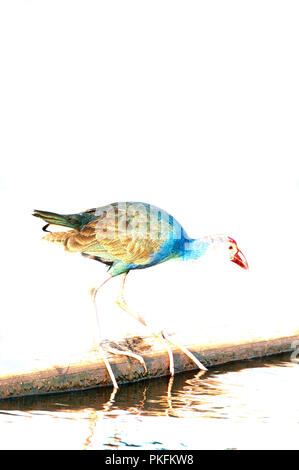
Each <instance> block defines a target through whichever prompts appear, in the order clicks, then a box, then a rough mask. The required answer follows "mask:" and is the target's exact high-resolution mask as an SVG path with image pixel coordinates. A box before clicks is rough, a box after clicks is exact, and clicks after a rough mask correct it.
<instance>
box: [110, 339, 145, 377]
mask: <svg viewBox="0 0 299 470" xmlns="http://www.w3.org/2000/svg"><path fill="white" fill-rule="evenodd" d="M101 346H102V347H103V348H104V349H105V351H107V352H109V353H111V354H116V355H121V356H128V357H132V358H133V359H136V360H137V361H139V362H140V364H141V365H142V367H143V369H144V372H145V373H146V374H147V367H146V364H145V361H144V359H143V357H142V356H140V355H139V354H135V353H133V352H132V351H129V350H126V351H123V350H122V349H118V348H113V347H112V346H110V345H107V344H106V343H104V344H101Z"/></svg>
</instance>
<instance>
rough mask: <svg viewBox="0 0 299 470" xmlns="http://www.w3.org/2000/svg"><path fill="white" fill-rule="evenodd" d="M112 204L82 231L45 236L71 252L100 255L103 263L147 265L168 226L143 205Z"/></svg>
mask: <svg viewBox="0 0 299 470" xmlns="http://www.w3.org/2000/svg"><path fill="white" fill-rule="evenodd" d="M111 207H112V209H109V210H105V211H102V213H101V214H100V215H99V216H98V217H97V218H96V219H95V220H93V221H92V222H90V223H88V224H86V225H85V226H84V227H83V228H82V229H81V230H80V231H77V230H70V231H68V232H58V233H52V234H48V235H46V236H45V237H44V239H45V240H49V241H52V242H54V243H58V244H62V245H64V248H65V250H66V251H69V252H81V253H84V254H87V255H94V256H98V257H99V258H101V260H102V261H104V262H113V261H122V262H124V263H135V264H141V265H142V264H147V263H148V262H149V261H150V259H151V255H153V254H154V253H156V252H157V251H159V249H160V247H161V245H162V244H163V243H164V242H165V241H166V240H167V238H168V235H169V225H168V224H167V222H165V221H162V222H161V221H159V222H158V223H156V221H155V220H151V218H150V216H149V214H148V213H147V211H146V210H144V207H140V208H138V207H134V208H132V207H131V208H129V210H128V208H127V207H125V208H120V207H119V206H118V208H117V210H115V209H114V208H113V206H111Z"/></svg>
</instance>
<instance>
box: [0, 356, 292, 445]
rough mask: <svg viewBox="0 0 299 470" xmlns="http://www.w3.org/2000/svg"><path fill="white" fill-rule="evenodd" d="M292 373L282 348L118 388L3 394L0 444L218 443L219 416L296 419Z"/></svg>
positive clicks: (226, 419)
mask: <svg viewBox="0 0 299 470" xmlns="http://www.w3.org/2000/svg"><path fill="white" fill-rule="evenodd" d="M297 373H298V364H296V363H294V362H290V355H289V354H284V355H280V356H276V357H272V358H267V359H266V360H263V359H261V360H254V361H250V362H246V363H234V364H229V365H227V366H222V367H219V368H213V369H211V370H210V371H209V372H208V373H205V374H203V372H202V371H200V372H198V373H196V374H194V372H187V373H185V374H181V375H178V376H176V377H174V378H170V379H169V378H161V379H155V380H150V381H144V382H139V383H137V384H130V385H127V386H121V387H120V389H119V390H118V391H112V389H111V388H110V389H99V388H98V389H97V388H95V389H92V390H88V391H80V392H72V393H65V394H56V395H48V396H44V397H26V398H19V399H11V400H3V401H1V402H0V408H1V410H0V431H1V436H2V435H5V436H6V440H5V438H4V441H3V442H2V443H1V446H3V447H2V448H83V449H114V450H116V449H124V448H129V449H134V448H141V449H146V448H147V449H170V448H174V449H180V448H181V449H183V448H207V447H205V446H206V445H207V442H209V441H208V439H210V440H211V443H212V444H211V448H224V447H225V432H222V431H221V432H220V433H219V436H220V437H219V436H218V438H216V434H215V429H216V428H215V424H217V423H219V424H223V423H229V424H230V425H233V424H238V426H240V425H241V424H246V425H248V424H257V423H259V424H261V423H262V424H271V425H273V424H282V423H283V424H284V425H286V424H287V425H289V426H292V425H295V424H298V422H299V409H298V401H297V394H296V389H297ZM282 397H287V400H283V399H282ZM28 418H31V419H29V420H28ZM177 418H179V419H177ZM24 420H26V424H25V423H24ZM8 424H9V425H10V427H9V426H8ZM23 424H24V426H26V433H27V434H26V436H24V434H23V433H22V432H20V435H21V437H20V438H19V439H18V432H16V430H19V429H21V428H22V425H23ZM57 424H58V426H57ZM211 424H213V432H212V434H211V436H210V437H209V426H210V425H211ZM203 425H204V427H203ZM4 426H6V428H5V429H6V433H4V432H2V429H1V428H3V427H4ZM10 429H11V430H12V433H11V438H10V437H9V432H8V433H7V431H9V430H10ZM217 429H218V428H217ZM222 429H223V428H222ZM289 429H290V428H289ZM195 430H196V432H195ZM31 432H33V434H34V433H35V434H34V437H33V438H32V437H30V436H31V434H30V433H31ZM10 439H11V440H10ZM30 439H31V440H30ZM205 439H206V442H205ZM217 439H218V441H219V442H218V441H217ZM213 446H214V447H213ZM231 446H232V447H234V443H232V445H231Z"/></svg>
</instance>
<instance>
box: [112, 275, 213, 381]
mask: <svg viewBox="0 0 299 470" xmlns="http://www.w3.org/2000/svg"><path fill="white" fill-rule="evenodd" d="M127 274H128V273H124V274H123V277H122V281H121V285H120V291H119V295H118V297H117V300H116V303H117V304H118V305H119V307H120V308H122V309H123V310H125V311H126V312H128V313H129V314H130V315H131V316H132V317H133V318H135V319H136V320H138V321H139V322H140V323H141V324H142V325H143V326H145V327H146V328H147V329H149V327H148V325H147V324H146V322H145V320H144V318H142V316H141V315H139V314H138V313H135V312H133V311H132V310H131V309H130V308H129V307H128V305H127V303H126V301H125V298H124V286H125V281H126V277H127ZM149 330H150V329H149ZM150 333H151V334H153V333H152V332H151V331H150ZM159 338H160V339H161V340H162V341H163V343H164V345H165V348H166V349H167V352H168V356H169V369H170V374H171V375H174V361H173V353H172V350H171V348H170V347H169V343H171V344H174V345H175V346H176V347H177V348H179V349H180V350H181V351H182V352H183V353H184V354H186V356H188V357H189V358H190V359H191V360H192V361H193V362H194V363H195V364H196V365H197V367H198V368H199V369H202V370H204V371H206V370H207V368H206V367H205V366H204V365H203V364H202V363H201V362H200V361H199V360H198V359H197V358H196V357H195V356H194V354H192V353H191V352H190V351H189V350H188V349H187V348H185V346H183V345H182V344H180V343H179V342H178V341H177V340H174V339H172V338H171V337H170V336H169V335H167V334H166V333H165V332H164V331H161V332H160V334H159Z"/></svg>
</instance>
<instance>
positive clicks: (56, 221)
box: [32, 210, 79, 230]
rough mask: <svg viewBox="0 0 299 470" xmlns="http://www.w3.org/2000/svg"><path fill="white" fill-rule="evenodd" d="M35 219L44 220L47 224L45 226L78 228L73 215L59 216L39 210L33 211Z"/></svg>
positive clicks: (76, 220)
mask: <svg viewBox="0 0 299 470" xmlns="http://www.w3.org/2000/svg"><path fill="white" fill-rule="evenodd" d="M32 215H34V216H35V217H39V218H40V219H42V220H44V221H45V222H47V225H46V226H45V227H44V228H45V229H46V227H47V226H48V225H50V224H51V225H62V226H63V227H69V228H73V229H77V230H78V228H79V223H78V222H79V221H78V218H77V217H76V216H73V215H61V214H56V213H55V212H47V211H39V210H34V213H33V214H32Z"/></svg>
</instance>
